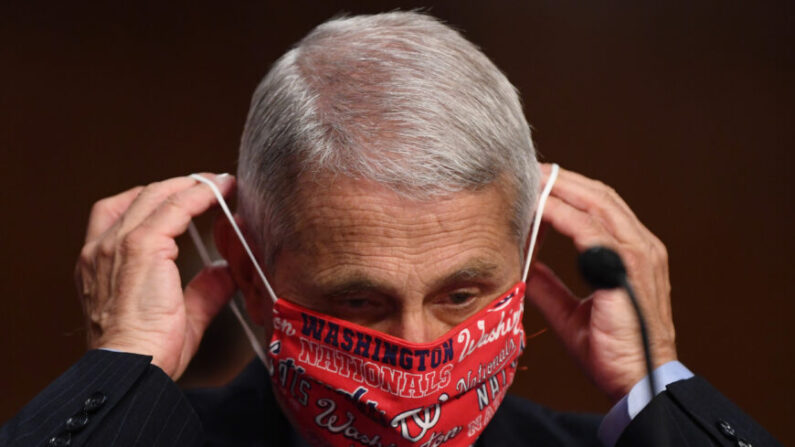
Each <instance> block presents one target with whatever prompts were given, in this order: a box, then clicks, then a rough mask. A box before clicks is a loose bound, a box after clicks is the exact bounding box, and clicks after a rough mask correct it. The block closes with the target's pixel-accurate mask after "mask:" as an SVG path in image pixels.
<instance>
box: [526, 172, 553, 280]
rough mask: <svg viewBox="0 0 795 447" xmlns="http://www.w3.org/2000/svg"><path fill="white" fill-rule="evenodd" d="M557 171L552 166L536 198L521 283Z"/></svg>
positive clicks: (528, 266)
mask: <svg viewBox="0 0 795 447" xmlns="http://www.w3.org/2000/svg"><path fill="white" fill-rule="evenodd" d="M558 171H560V166H558V164H557V163H553V164H552V171H551V172H550V173H549V179H548V180H547V184H546V185H544V189H543V190H542V191H541V195H540V196H539V197H538V206H537V207H536V214H535V217H534V218H533V229H532V231H531V232H530V246H529V247H528V248H527V256H526V257H525V261H524V273H523V274H522V282H527V274H528V273H529V272H530V261H531V259H532V258H533V250H535V248H536V238H537V237H538V229H539V228H541V216H543V215H544V206H546V204H547V197H549V193H550V192H552V186H554V185H555V180H557V179H558Z"/></svg>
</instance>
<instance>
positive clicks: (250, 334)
mask: <svg viewBox="0 0 795 447" xmlns="http://www.w3.org/2000/svg"><path fill="white" fill-rule="evenodd" d="M190 177H191V178H192V179H194V180H196V181H199V182H201V183H204V184H205V185H207V186H209V187H210V189H211V190H212V192H213V194H214V195H215V198H216V200H218V204H219V205H221V209H222V210H223V212H224V215H226V218H227V219H228V220H229V223H230V224H231V225H232V228H233V229H234V230H235V234H237V237H238V239H240V243H241V244H243V248H244V249H245V250H246V253H247V254H248V257H249V259H251V263H252V264H254V268H255V269H256V270H257V274H259V277H260V278H261V279H262V283H263V284H265V288H266V289H267V290H268V294H269V295H270V297H271V300H273V302H274V303H275V302H276V300H277V298H276V294H275V293H274V292H273V288H271V285H270V283H269V282H268V279H267V278H266V277H265V273H264V272H263V271H262V269H261V268H260V266H259V263H258V262H257V258H256V257H254V253H253V252H252V251H251V248H250V247H249V246H248V243H247V242H246V239H245V238H244V237H243V233H242V232H241V231H240V228H239V227H238V226H237V223H236V222H235V218H234V217H233V216H232V212H231V211H229V206H227V204H226V200H224V197H223V195H221V191H219V190H218V186H216V184H215V183H213V182H211V181H210V180H207V179H206V178H204V177H202V176H201V175H199V174H191V175H190ZM188 233H190V237H191V239H192V240H193V244H194V245H195V246H196V250H197V251H198V252H199V256H200V257H201V259H202V262H203V263H204V265H205V266H210V265H212V264H213V262H212V259H210V253H209V252H208V251H207V247H206V246H205V245H204V241H203V240H202V238H201V236H200V235H199V231H198V230H197V229H196V225H194V224H193V222H192V221H191V223H190V225H189V226H188ZM229 307H230V308H231V309H232V313H233V314H235V317H237V321H238V322H240V325H241V326H242V327H243V331H244V332H245V333H246V338H248V341H249V343H251V347H252V349H254V352H255V353H256V354H257V357H259V359H260V360H262V363H264V364H265V366H267V367H269V369H270V359H268V357H267V356H266V355H265V351H263V349H262V345H260V343H259V340H258V339H257V336H256V335H255V334H254V331H253V330H252V329H251V326H249V324H248V321H246V319H245V318H243V313H242V312H241V311H240V307H239V306H238V305H237V303H236V302H235V300H234V299H232V300H230V301H229Z"/></svg>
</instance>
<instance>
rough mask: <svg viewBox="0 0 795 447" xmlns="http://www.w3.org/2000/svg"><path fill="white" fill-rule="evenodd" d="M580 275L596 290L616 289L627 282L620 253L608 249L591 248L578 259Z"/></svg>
mask: <svg viewBox="0 0 795 447" xmlns="http://www.w3.org/2000/svg"><path fill="white" fill-rule="evenodd" d="M577 263H578V264H579V266H580V273H582V276H583V277H584V278H585V280H586V281H588V284H590V285H591V287H593V288H594V289H615V288H617V287H621V286H622V285H623V284H624V281H625V280H626V276H627V271H626V269H625V268H624V263H623V262H621V257H620V256H618V253H616V252H615V251H613V250H611V249H609V248H607V247H601V246H597V247H591V248H589V249H587V250H585V251H584V252H582V253H580V256H579V257H578V258H577Z"/></svg>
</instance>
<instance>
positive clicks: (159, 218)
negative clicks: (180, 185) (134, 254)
mask: <svg viewBox="0 0 795 447" xmlns="http://www.w3.org/2000/svg"><path fill="white" fill-rule="evenodd" d="M210 178H212V179H213V180H214V181H215V183H216V185H217V186H218V189H219V191H220V192H221V194H222V195H223V196H228V195H229V194H230V193H231V191H232V189H233V188H234V184H235V182H234V177H232V176H229V175H227V176H215V177H210ZM216 203H217V200H216V197H215V194H213V191H212V190H211V189H210V187H209V186H207V185H205V184H204V183H197V182H195V180H194V185H193V186H192V187H190V188H187V189H185V190H182V191H179V192H178V193H176V194H173V195H171V196H169V197H168V198H167V199H166V200H165V201H163V202H162V203H161V204H160V205H159V206H158V207H157V208H156V209H155V210H154V211H153V212H152V214H151V215H150V216H149V217H148V218H147V219H146V220H145V221H144V222H142V223H141V226H140V227H139V228H136V230H135V231H144V232H146V233H147V234H151V235H157V236H165V237H169V238H174V237H177V236H179V235H180V234H182V233H184V232H185V230H186V229H187V228H188V224H189V223H190V221H191V219H192V218H193V217H195V216H198V215H199V214H202V213H203V212H205V211H207V209H208V208H210V207H211V206H213V205H215V204H216Z"/></svg>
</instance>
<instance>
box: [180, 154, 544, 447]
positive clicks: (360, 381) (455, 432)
mask: <svg viewBox="0 0 795 447" xmlns="http://www.w3.org/2000/svg"><path fill="white" fill-rule="evenodd" d="M557 174H558V167H557V165H553V167H552V171H551V173H550V176H549V180H548V181H547V184H546V186H545V187H544V191H543V192H542V193H541V195H540V197H539V201H538V208H537V210H536V216H535V219H534V221H533V227H532V231H531V235H530V244H529V248H528V256H527V259H525V265H524V274H523V276H522V278H523V280H522V281H520V282H518V283H517V284H516V285H514V286H513V287H512V288H511V290H509V291H508V292H506V293H505V294H504V295H502V296H500V297H499V298H497V299H495V300H494V301H493V302H492V303H491V304H489V305H488V306H487V307H486V308H484V309H482V310H481V311H479V312H478V313H476V314H475V315H473V316H471V317H470V318H468V319H467V320H466V321H464V322H463V323H461V324H459V325H458V326H456V327H455V328H454V329H452V330H451V331H449V332H448V333H447V334H445V335H444V336H442V337H441V338H439V339H438V340H436V341H434V342H431V343H423V344H418V343H410V342H407V341H405V340H402V339H399V338H396V337H393V336H390V335H388V334H384V333H381V332H378V331H375V330H372V329H368V328H365V327H362V326H358V325H356V324H353V323H350V322H348V321H345V320H340V319H337V318H334V317H331V316H328V315H324V314H321V313H318V312H315V311H312V310H309V309H305V308H303V307H301V306H298V305H296V304H294V303H291V302H289V301H287V300H285V299H277V297H276V294H275V293H274V292H273V289H272V288H271V286H270V284H269V283H268V280H267V278H266V277H265V274H264V272H263V271H262V269H261V268H260V266H259V264H258V263H257V261H256V258H255V257H254V254H253V252H252V251H251V249H250V248H249V246H248V244H247V243H246V240H245V238H244V237H243V234H242V233H241V232H240V229H239V228H238V227H237V224H236V223H235V220H234V218H233V217H232V213H231V211H230V210H229V208H228V206H227V205H226V203H225V201H224V199H223V196H222V195H221V193H220V191H218V188H217V187H216V186H215V184H213V183H212V182H211V181H209V180H207V179H205V178H204V177H201V176H199V175H196V174H194V175H192V176H191V177H193V178H194V179H196V180H198V181H200V182H202V183H205V184H207V185H208V186H210V188H211V189H212V190H213V192H214V193H215V196H216V199H218V202H219V205H220V206H221V208H222V210H223V211H224V213H225V214H226V216H227V218H228V219H229V221H230V224H231V225H232V228H233V229H234V230H235V232H236V234H237V236H238V237H239V238H240V241H241V243H242V244H243V247H244V248H245V250H246V253H247V254H248V256H249V258H250V259H251V261H252V262H253V264H254V267H255V269H256V271H257V273H258V275H259V276H260V278H261V279H262V281H263V283H264V285H265V287H266V289H267V291H268V293H269V294H270V296H271V298H272V299H273V301H274V304H273V336H272V338H271V343H270V346H269V350H268V353H265V352H263V350H262V348H261V346H260V345H259V342H258V341H257V339H256V337H255V336H254V335H253V332H252V331H251V330H250V328H249V327H248V324H247V323H246V321H245V319H244V318H243V317H242V314H241V312H240V310H239V309H238V308H237V306H236V304H235V303H234V301H231V302H230V306H232V311H233V312H234V314H235V315H236V316H237V317H238V319H239V320H240V322H241V324H242V325H243V329H244V330H245V331H246V335H247V336H248V338H249V341H251V344H252V347H253V348H254V351H255V352H256V353H257V355H258V356H259V358H260V359H261V360H262V362H263V363H265V365H266V367H267V369H268V372H269V374H270V376H271V380H272V382H273V389H274V392H275V394H276V396H277V399H278V400H279V402H280V404H281V408H282V410H283V411H284V412H285V414H286V415H287V417H288V418H289V419H290V421H291V422H292V423H293V425H294V426H295V427H296V428H298V429H299V431H300V432H301V434H302V435H303V436H304V437H305V438H306V440H307V441H309V442H310V444H313V445H316V446H333V447H351V446H378V447H390V446H393V447H396V446H417V447H436V446H441V445H445V446H451V447H452V446H469V445H472V444H474V443H475V441H476V440H477V438H478V436H479V435H480V433H481V432H482V431H483V429H484V428H485V427H486V425H487V424H488V423H489V421H490V420H491V418H492V417H493V416H494V413H495V412H496V411H497V408H498V407H499V405H500V403H501V402H502V399H503V398H504V397H505V393H506V391H507V389H508V387H509V386H510V385H511V383H512V382H513V378H514V375H515V373H516V367H517V363H518V357H519V355H520V354H521V353H522V351H523V350H524V347H525V334H524V329H523V326H522V315H523V311H524V294H525V282H524V279H526V278H527V273H528V270H529V266H530V255H531V254H532V253H533V250H534V247H535V240H536V236H537V235H538V229H539V226H540V223H541V215H542V213H543V210H544V204H545V202H546V198H547V197H548V196H549V193H550V191H551V189H552V185H553V184H554V182H555V179H556V178H557ZM191 225H192V224H191ZM190 230H191V235H192V236H193V239H194V242H195V243H196V245H197V247H198V248H199V252H200V253H201V254H202V256H203V257H204V258H206V259H205V262H209V257H208V256H207V255H206V249H204V246H203V243H202V242H201V238H199V237H198V233H197V232H196V230H195V228H194V227H192V226H191V227H190Z"/></svg>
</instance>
